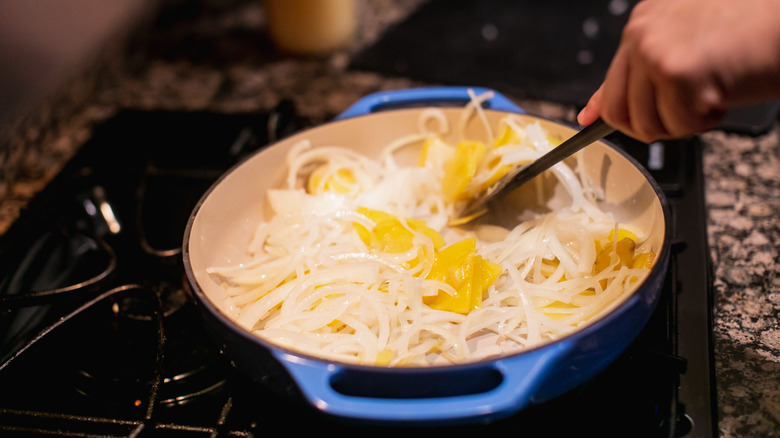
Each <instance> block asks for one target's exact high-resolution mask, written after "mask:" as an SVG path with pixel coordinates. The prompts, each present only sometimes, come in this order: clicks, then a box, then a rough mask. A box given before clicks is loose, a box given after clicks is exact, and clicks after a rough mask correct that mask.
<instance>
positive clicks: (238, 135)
mask: <svg viewBox="0 0 780 438" xmlns="http://www.w3.org/2000/svg"><path fill="white" fill-rule="evenodd" d="M274 121H276V122H278V124H276V125H273V126H268V125H269V123H270V122H274ZM304 125H305V123H302V122H301V121H300V120H299V119H298V118H297V117H296V116H295V111H294V108H292V107H291V106H290V105H289V104H288V103H283V104H281V105H280V106H279V107H278V108H277V109H275V110H274V111H272V112H271V113H268V114H234V115H225V114H205V113H173V112H144V111H130V110H128V111H124V112H122V113H120V114H118V115H117V116H116V117H115V118H113V119H112V120H110V121H108V122H107V123H105V124H104V125H102V126H101V127H99V129H97V130H96V132H95V134H94V136H93V138H92V139H91V140H90V141H89V142H88V143H87V144H86V145H85V146H84V147H83V149H82V150H81V151H80V153H79V154H78V155H77V156H76V157H74V159H73V160H72V161H71V162H70V163H69V164H68V165H67V166H66V167H65V169H64V170H63V171H62V172H61V174H60V175H59V176H58V177H57V178H56V179H55V180H54V181H53V182H52V183H51V184H50V185H49V186H48V187H47V188H46V189H45V190H44V191H43V192H41V194H40V195H39V196H37V197H36V199H35V200H34V201H33V202H32V203H31V205H30V207H29V208H28V209H27V210H26V211H25V212H24V213H23V214H22V216H21V217H20V219H19V220H18V221H17V222H16V223H15V224H14V225H13V226H12V228H11V229H10V230H9V232H8V233H7V234H6V235H5V236H3V238H2V239H0V309H2V312H1V313H0V388H2V390H0V434H2V435H3V436H8V435H13V436H41V435H56V436H62V435H65V436H151V435H153V436H223V435H226V436H256V435H262V434H266V433H269V432H279V431H283V432H286V433H292V432H296V431H301V432H306V431H307V430H309V428H311V427H312V426H314V427H315V428H318V429H319V430H322V431H326V430H337V431H339V432H341V433H350V432H361V433H371V434H376V433H378V432H379V431H378V430H377V428H376V427H372V426H368V425H361V426H358V425H352V424H343V423H338V422H336V421H335V420H332V419H331V418H329V417H325V416H322V415H320V414H319V413H318V412H315V411H314V410H312V409H311V408H310V407H308V406H301V405H298V404H295V402H293V401H291V400H288V399H286V398H283V397H280V396H278V395H277V394H276V393H272V392H271V391H270V390H269V389H267V388H266V386H265V385H260V384H256V383H253V382H251V381H250V380H249V379H248V378H246V377H245V376H244V375H243V374H241V373H239V372H238V371H236V370H234V369H233V368H232V367H231V365H230V363H229V362H228V361H226V360H225V359H224V358H223V356H221V355H220V353H219V346H217V345H214V344H213V343H212V341H211V340H210V338H209V336H208V334H207V333H205V330H204V329H203V327H202V325H201V323H200V319H199V316H198V315H197V313H196V309H195V308H194V302H193V301H192V300H191V298H190V296H189V295H188V291H187V287H186V280H185V278H184V274H183V269H182V266H181V254H180V247H181V239H182V235H183V230H184V226H185V225H186V221H187V218H188V215H189V214H190V212H191V210H192V208H193V206H194V205H195V203H196V202H197V200H198V199H199V197H200V196H201V194H202V193H203V192H204V191H205V190H206V188H207V187H208V186H209V185H210V184H211V183H212V182H213V181H214V180H215V179H216V178H218V177H219V175H221V174H222V173H223V172H224V171H226V170H227V169H228V168H229V167H231V166H232V165H233V164H235V163H236V162H238V161H239V160H241V159H242V158H243V157H245V156H246V155H247V154H250V153H252V152H253V151H255V150H257V149H258V148H260V147H262V146H263V145H265V144H267V143H269V142H272V141H274V140H276V139H277V138H280V137H283V136H285V135H287V134H289V133H291V132H294V131H296V130H298V129H300V128H301V127H302V126H304ZM139 127H142V129H140V128H139ZM613 140H614V141H615V142H617V143H618V144H621V145H622V146H623V147H624V148H625V149H626V150H627V151H629V153H631V154H632V155H634V156H635V157H636V158H637V159H638V160H639V161H640V162H642V163H647V167H648V168H649V169H650V170H651V172H652V173H653V174H654V175H655V176H656V178H657V180H658V181H659V182H660V183H661V185H662V186H663V187H664V189H665V192H666V193H667V196H668V197H669V199H670V203H671V206H672V210H673V213H674V217H675V224H674V226H675V228H674V238H675V244H674V250H673V255H672V263H671V267H670V271H669V275H668V277H667V280H666V286H665V288H664V292H663V296H662V302H661V303H660V304H659V307H658V310H657V311H656V312H655V314H654V315H653V317H652V319H651V321H650V323H649V324H648V326H647V327H646V329H645V330H644V331H643V332H642V334H641V335H640V336H639V338H638V339H637V340H636V341H635V342H634V343H633V344H632V345H631V346H630V347H629V349H628V350H627V351H626V352H625V354H623V355H622V356H621V357H620V358H619V359H618V360H617V361H616V362H615V363H614V364H613V365H612V366H610V367H609V368H608V369H607V370H606V371H605V372H603V373H601V374H599V375H598V376H597V377H595V378H594V379H592V380H591V381H589V382H587V383H585V384H584V385H582V386H581V387H579V388H577V389H575V390H573V391H571V392H570V393H568V394H566V395H564V396H562V397H560V398H558V399H555V400H553V401H551V402H549V403H546V404H543V405H539V406H536V407H534V408H531V409H529V410H527V411H524V412H521V413H520V414H517V415H514V416H512V417H510V418H507V419H504V420H500V421H496V422H494V423H491V424H477V425H468V426H458V427H457V430H458V431H459V432H463V431H465V432H474V433H485V432H489V433H496V432H497V433H501V432H511V433H514V434H516V433H523V434H525V435H533V434H534V432H537V431H539V432H544V433H545V434H552V435H557V434H564V435H570V434H574V433H576V434H579V435H587V434H588V433H594V434H596V435H598V436H613V435H618V436H690V437H693V436H700V437H703V436H713V435H715V430H716V429H715V413H714V412H715V411H714V409H713V408H714V402H713V394H714V388H713V386H712V359H711V347H710V326H709V324H710V307H709V305H710V304H709V302H710V301H709V294H710V290H709V278H710V277H709V272H708V270H709V265H708V259H707V251H706V244H705V240H704V231H705V230H704V227H705V222H704V216H703V206H702V199H703V198H702V181H701V178H702V177H701V155H700V154H701V151H700V145H699V144H698V142H696V141H685V142H680V144H678V143H668V144H656V145H652V146H650V147H648V145H644V144H638V143H635V142H631V141H629V140H627V139H625V138H621V137H614V138H613ZM681 218H684V220H681ZM449 429H450V428H442V427H439V428H436V429H435V430H432V429H428V428H424V427H423V428H415V429H410V428H403V429H394V428H390V429H389V430H390V431H391V432H395V433H402V434H405V435H410V434H417V433H420V434H421V435H425V436H428V435H430V434H431V433H442V432H444V433H446V432H448V431H450V430H449ZM383 430H387V428H385V429H383Z"/></svg>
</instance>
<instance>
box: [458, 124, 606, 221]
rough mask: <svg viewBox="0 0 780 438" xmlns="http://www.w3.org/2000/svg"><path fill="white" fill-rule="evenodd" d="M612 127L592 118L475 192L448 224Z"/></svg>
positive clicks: (468, 217) (482, 208) (480, 210)
mask: <svg viewBox="0 0 780 438" xmlns="http://www.w3.org/2000/svg"><path fill="white" fill-rule="evenodd" d="M614 131H615V129H614V128H612V127H611V126H609V125H607V124H606V123H605V122H604V121H603V120H601V119H598V120H596V121H595V122H593V123H591V124H590V125H588V126H586V127H585V128H583V129H582V130H580V131H579V132H577V133H576V134H574V135H573V136H571V137H570V138H569V139H568V140H566V141H564V142H563V143H561V144H560V145H559V146H558V147H555V148H553V149H552V150H551V151H550V152H547V153H546V154H544V155H542V156H541V157H539V158H537V159H536V160H534V161H533V162H531V163H529V164H526V165H523V166H520V167H518V168H517V169H515V170H514V171H513V172H511V173H509V174H507V175H506V176H504V177H503V178H501V180H499V181H498V182H496V183H495V184H493V185H492V186H490V188H489V189H488V190H487V191H486V192H485V193H484V194H483V195H482V196H478V197H476V198H474V199H472V200H471V201H469V202H468V203H467V204H466V206H465V207H464V208H463V209H462V210H461V212H460V214H459V215H458V218H457V219H455V220H453V221H452V222H450V224H451V225H462V224H465V223H468V222H470V221H472V220H474V219H476V218H478V217H479V216H482V215H483V214H484V213H485V212H487V210H488V204H489V203H490V202H492V201H493V200H495V199H498V198H499V197H501V196H503V195H505V194H507V193H509V192H511V191H513V190H515V189H516V188H518V187H520V186H521V185H523V184H525V183H526V182H528V181H530V180H531V179H533V178H534V177H536V176H537V175H539V174H540V173H542V172H544V171H545V170H547V169H549V168H550V167H552V166H554V165H555V164H556V163H558V162H559V161H562V160H563V159H565V158H566V157H568V156H570V155H572V154H574V153H575V152H577V151H579V150H580V149H582V148H584V147H585V146H587V145H589V144H591V143H593V142H595V141H597V140H600V139H601V138H603V137H605V136H607V135H609V134H611V133H612V132H614Z"/></svg>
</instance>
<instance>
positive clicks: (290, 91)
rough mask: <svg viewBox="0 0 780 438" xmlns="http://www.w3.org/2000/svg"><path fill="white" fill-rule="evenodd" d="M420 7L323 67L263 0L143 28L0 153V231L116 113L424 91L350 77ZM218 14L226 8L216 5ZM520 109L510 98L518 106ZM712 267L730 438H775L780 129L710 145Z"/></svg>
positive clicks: (340, 106) (399, 81)
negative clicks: (286, 40) (272, 18)
mask: <svg viewBox="0 0 780 438" xmlns="http://www.w3.org/2000/svg"><path fill="white" fill-rule="evenodd" d="M419 2H420V0H395V1H391V0H365V1H364V3H363V4H362V10H361V18H360V20H359V23H360V24H359V28H358V35H357V39H356V41H355V42H354V44H353V45H352V46H351V47H349V48H347V49H345V50H342V51H339V52H336V53H333V54H332V55H330V56H326V57H321V58H295V57H285V56H281V55H279V54H276V53H274V52H273V50H272V49H271V48H270V46H269V44H268V42H267V41H266V40H265V37H264V34H263V31H262V30H263V28H264V23H265V18H264V13H263V10H262V7H261V3H260V2H259V1H244V2H242V1H233V2H225V3H224V4H222V5H219V6H217V5H211V4H210V3H209V2H205V3H206V5H205V6H204V7H206V8H209V11H208V13H202V14H199V15H196V16H192V17H190V19H189V21H186V22H183V23H179V24H176V23H173V24H171V23H168V25H167V26H166V27H164V28H162V29H160V28H155V27H147V26H142V27H141V29H139V31H138V32H137V33H136V34H135V35H136V37H137V38H138V39H137V40H136V41H134V42H133V43H132V45H131V50H125V45H123V44H117V45H116V46H115V47H109V48H108V49H107V50H106V53H105V56H104V60H103V61H101V62H100V63H98V65H96V66H94V67H93V68H90V69H88V70H87V71H85V73H84V75H83V76H82V77H79V78H76V80H74V81H73V83H72V84H70V85H69V86H68V87H66V88H65V89H64V90H63V91H62V93H61V94H59V95H58V97H57V98H56V99H54V101H53V102H49V103H47V104H46V105H45V106H44V107H43V108H42V109H40V110H39V111H38V112H36V113H35V114H34V115H33V116H31V117H30V118H29V119H28V120H26V121H25V122H24V123H23V124H22V125H21V126H20V127H19V128H18V129H17V130H16V131H15V133H14V136H13V137H12V138H11V139H10V141H9V143H8V144H7V145H6V146H5V147H4V148H3V149H0V165H2V169H0V170H1V172H0V176H1V177H0V233H2V232H4V231H5V230H6V229H7V228H8V226H9V225H10V224H11V223H12V222H13V220H14V219H15V218H16V217H17V216H18V214H19V211H20V209H23V208H24V206H25V204H26V203H27V202H28V201H29V199H31V198H32V197H33V196H34V195H35V194H36V193H37V192H38V191H39V190H40V189H41V188H43V187H44V186H45V185H46V183H47V182H48V181H49V180H50V179H51V178H52V177H53V176H54V175H55V174H56V173H57V172H58V170H59V169H60V168H61V166H62V165H63V164H64V163H65V162H66V161H67V160H68V158H69V157H71V156H72V154H73V153H74V152H75V151H76V150H78V148H79V147H80V145H82V144H83V143H84V141H86V140H87V139H88V138H89V137H90V133H91V129H92V128H93V127H94V126H95V125H97V124H98V123H100V122H101V121H103V120H105V119H107V118H109V117H110V116H111V115H112V114H114V113H115V112H116V111H117V110H118V109H120V108H126V107H133V108H147V109H181V110H195V109H198V110H213V111H222V112H241V111H250V110H259V109H267V108H272V107H273V106H274V105H275V104H276V103H277V102H278V101H279V100H280V99H282V98H290V99H292V100H293V101H294V102H295V103H296V105H297V108H298V111H299V112H300V113H301V114H302V115H303V116H305V117H307V118H309V119H310V120H311V121H312V122H314V123H319V122H324V121H327V120H329V119H330V118H332V117H333V116H334V115H336V114H338V113H339V112H341V111H343V110H344V109H345V108H346V107H347V106H348V105H350V104H351V103H353V102H354V101H355V100H357V99H358V98H359V97H361V96H364V95H366V94H369V93H371V92H374V91H379V90H387V89H395V88H406V87H411V86H417V85H426V84H424V83H420V82H415V81H413V80H407V79H403V78H389V77H383V76H381V75H379V74H374V73H366V72H356V71H350V70H348V69H347V65H348V63H349V60H350V55H351V54H352V53H354V51H355V50H356V49H358V48H359V47H361V46H364V45H367V44H370V43H371V42H372V41H374V40H376V38H378V36H379V35H380V34H381V32H382V30H383V29H385V28H386V26H388V25H389V24H391V23H394V22H396V21H398V20H400V19H402V18H403V17H404V16H405V15H406V14H408V13H409V12H410V11H412V10H413V9H414V7H415V6H416V5H417V4H418V3H419ZM212 3H219V2H212ZM509 97H511V96H509ZM518 103H520V104H521V106H523V107H524V108H525V109H526V110H527V111H528V112H530V113H532V114H537V115H542V116H545V117H549V118H553V119H560V120H564V121H573V118H574V115H575V109H573V108H567V107H561V106H558V105H555V104H550V103H546V102H535V101H519V102H518ZM702 139H703V141H704V143H705V148H704V175H705V190H706V207H707V218H708V223H707V227H708V230H707V231H708V240H709V245H710V252H711V257H712V262H713V271H714V278H713V285H714V304H715V311H714V347H715V358H716V386H717V395H718V396H717V399H718V416H719V429H720V434H721V436H723V437H746V436H755V437H767V436H780V276H779V275H778V267H779V266H780V128H778V126H777V123H775V124H774V126H773V127H772V128H771V129H770V130H769V132H767V133H763V134H761V135H758V136H744V135H736V134H727V133H724V132H711V133H707V134H705V135H703V136H702Z"/></svg>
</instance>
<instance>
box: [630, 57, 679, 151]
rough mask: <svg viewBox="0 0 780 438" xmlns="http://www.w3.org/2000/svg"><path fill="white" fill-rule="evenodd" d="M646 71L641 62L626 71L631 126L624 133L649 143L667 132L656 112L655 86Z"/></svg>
mask: <svg viewBox="0 0 780 438" xmlns="http://www.w3.org/2000/svg"><path fill="white" fill-rule="evenodd" d="M646 72H647V68H646V67H645V66H644V65H642V64H638V65H632V66H631V69H630V71H629V72H628V84H627V85H626V88H627V104H628V113H629V119H630V121H631V127H630V128H629V129H628V130H627V131H624V133H625V134H627V135H630V136H632V137H634V138H636V139H637V140H641V141H643V142H646V143H651V142H653V141H656V140H659V139H661V138H666V137H668V135H669V133H668V132H667V130H666V127H665V126H664V124H663V122H662V120H661V117H660V115H659V114H658V106H657V103H656V102H657V100H656V99H657V97H656V93H657V91H656V86H655V84H654V83H653V81H652V80H651V78H650V77H648V75H647V73H646Z"/></svg>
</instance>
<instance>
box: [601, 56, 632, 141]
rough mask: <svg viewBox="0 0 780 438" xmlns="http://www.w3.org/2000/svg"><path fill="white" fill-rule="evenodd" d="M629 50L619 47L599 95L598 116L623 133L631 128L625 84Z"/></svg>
mask: <svg viewBox="0 0 780 438" xmlns="http://www.w3.org/2000/svg"><path fill="white" fill-rule="evenodd" d="M628 52H629V50H628V49H627V47H626V46H625V45H621V46H620V47H619V48H618V50H617V52H616V53H615V57H614V58H613V59H612V63H611V64H610V66H609V69H608V70H607V75H606V77H605V79H604V85H603V86H602V91H601V95H600V111H599V115H600V116H601V118H602V119H604V121H605V122H607V123H608V124H609V125H610V126H612V127H613V128H615V129H617V130H619V131H623V130H628V129H629V128H630V126H631V120H630V115H629V112H628V104H627V101H626V98H627V95H626V84H627V81H628V78H627V75H628V70H629V64H628V62H629V53H628Z"/></svg>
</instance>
